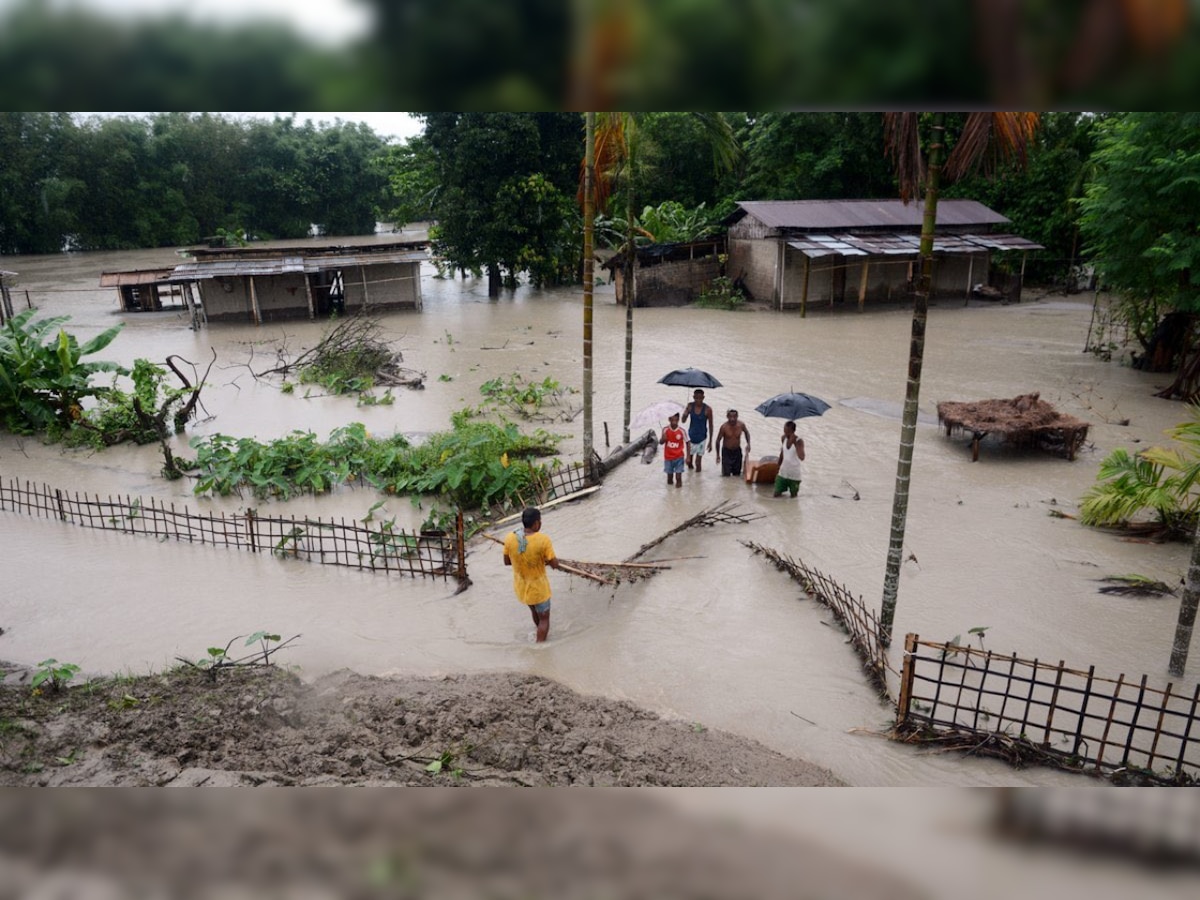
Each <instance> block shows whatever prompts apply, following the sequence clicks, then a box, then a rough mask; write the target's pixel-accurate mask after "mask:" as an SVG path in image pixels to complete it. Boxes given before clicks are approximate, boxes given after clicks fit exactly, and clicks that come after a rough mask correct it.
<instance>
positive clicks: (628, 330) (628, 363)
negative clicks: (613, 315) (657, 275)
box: [621, 140, 635, 444]
mask: <svg viewBox="0 0 1200 900" xmlns="http://www.w3.org/2000/svg"><path fill="white" fill-rule="evenodd" d="M625 170H626V176H625V182H626V184H625V196H626V201H625V219H626V227H625V274H624V277H623V278H622V279H621V281H622V284H621V292H622V294H624V297H625V431H624V439H623V443H626V444H628V443H629V419H630V411H631V409H632V407H633V269H634V262H635V257H634V253H635V250H634V243H633V237H634V232H633V142H632V140H630V141H629V147H628V149H627V151H626V153H625Z"/></svg>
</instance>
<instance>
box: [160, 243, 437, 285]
mask: <svg viewBox="0 0 1200 900" xmlns="http://www.w3.org/2000/svg"><path fill="white" fill-rule="evenodd" d="M427 259H429V253H428V251H427V250H425V249H407V250H391V251H386V252H381V251H373V252H368V253H341V254H336V255H321V256H283V257H276V258H274V259H270V258H259V259H214V260H205V261H200V260H196V261H193V262H186V263H182V264H181V265H178V266H176V267H175V269H174V270H173V275H172V277H173V278H176V279H181V280H188V281H192V280H200V279H204V278H231V277H232V278H237V277H242V276H248V275H290V274H296V273H313V272H324V271H328V270H330V269H344V268H351V267H353V266H364V267H365V266H379V265H387V264H389V263H391V264H394V263H414V262H415V263H419V262H424V261H425V260H427Z"/></svg>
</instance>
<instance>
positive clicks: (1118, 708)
mask: <svg viewBox="0 0 1200 900" xmlns="http://www.w3.org/2000/svg"><path fill="white" fill-rule="evenodd" d="M1146 682H1147V676H1145V675H1143V676H1142V677H1141V678H1140V679H1138V680H1126V678H1125V676H1124V675H1120V676H1119V677H1118V678H1117V679H1116V680H1113V679H1111V678H1102V677H1100V676H1098V675H1096V667H1095V666H1090V667H1089V668H1088V669H1087V670H1086V671H1084V670H1080V669H1073V668H1070V667H1068V666H1067V665H1066V663H1065V662H1063V661H1059V662H1058V663H1047V662H1044V661H1041V660H1038V659H1032V660H1028V659H1021V658H1020V657H1018V656H1017V655H1016V654H1015V653H1014V654H1011V655H1008V656H1005V655H1003V654H997V653H993V652H991V651H987V650H983V649H977V648H972V647H961V646H957V645H955V644H942V643H932V642H929V641H922V640H920V639H919V637H918V636H917V635H915V634H909V635H908V636H907V638H906V639H905V646H904V662H903V667H902V671H901V674H900V699H899V700H898V702H897V717H896V722H897V725H896V731H897V733H898V735H900V736H903V737H906V739H908V740H911V741H913V742H925V741H928V742H937V743H942V744H946V745H950V746H956V747H958V748H959V749H964V750H970V751H972V752H976V753H979V754H980V755H991V756H1000V757H1003V758H1007V759H1009V761H1010V762H1016V763H1019V764H1020V763H1026V762H1037V763H1041V764H1045V765H1055V766H1058V767H1060V768H1065V769H1072V770H1076V771H1082V772H1087V773H1089V774H1093V775H1096V776H1101V777H1108V778H1111V779H1112V780H1114V781H1117V782H1120V783H1125V784H1197V783H1200V726H1198V725H1197V722H1196V712H1197V709H1198V708H1200V684H1197V685H1196V687H1195V689H1194V690H1192V691H1191V692H1190V693H1189V692H1187V691H1184V692H1180V693H1176V692H1175V688H1174V685H1173V684H1167V686H1166V687H1165V688H1163V689H1158V688H1155V687H1151V686H1149V685H1147V683H1146Z"/></svg>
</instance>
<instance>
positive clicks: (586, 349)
mask: <svg viewBox="0 0 1200 900" xmlns="http://www.w3.org/2000/svg"><path fill="white" fill-rule="evenodd" d="M584 121H585V127H584V133H585V137H584V141H585V147H584V164H583V165H584V171H583V185H584V188H583V459H584V465H585V466H587V467H588V469H590V468H591V465H592V457H593V455H594V454H595V451H594V450H593V449H592V289H593V280H594V265H595V260H594V259H593V256H594V255H595V254H594V252H593V242H594V240H595V233H594V228H595V223H594V222H593V221H592V219H593V208H592V207H593V203H594V195H595V190H594V188H593V184H594V183H595V178H596V171H595V169H596V114H595V113H594V112H590V113H585V115H584Z"/></svg>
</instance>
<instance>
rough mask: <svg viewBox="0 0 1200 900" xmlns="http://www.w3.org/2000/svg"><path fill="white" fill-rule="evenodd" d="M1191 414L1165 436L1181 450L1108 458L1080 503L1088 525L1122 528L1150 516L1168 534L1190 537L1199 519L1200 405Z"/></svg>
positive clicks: (1152, 450)
mask: <svg viewBox="0 0 1200 900" xmlns="http://www.w3.org/2000/svg"><path fill="white" fill-rule="evenodd" d="M1188 414H1189V416H1190V417H1191V418H1190V419H1189V421H1187V422H1183V423H1181V424H1179V425H1176V426H1175V427H1174V428H1170V429H1168V430H1167V432H1166V433H1167V435H1168V436H1170V437H1172V438H1174V439H1175V440H1176V441H1178V446H1176V447H1150V448H1149V449H1146V450H1143V451H1141V452H1140V453H1130V452H1129V451H1128V450H1126V449H1125V448H1123V447H1118V448H1117V449H1116V450H1114V451H1113V452H1112V453H1110V454H1109V455H1108V456H1107V457H1105V459H1104V460H1103V461H1102V462H1101V463H1100V470H1099V472H1098V473H1097V474H1096V482H1097V483H1096V484H1094V485H1092V487H1090V488H1089V489H1088V490H1087V492H1086V493H1085V494H1084V495H1083V499H1082V502H1081V503H1080V507H1079V519H1080V521H1081V522H1082V523H1083V524H1084V525H1093V526H1100V527H1120V526H1125V525H1128V524H1129V523H1130V522H1133V521H1134V520H1135V519H1136V518H1137V517H1138V516H1139V515H1144V514H1147V513H1149V514H1151V515H1153V516H1154V519H1155V521H1157V523H1158V525H1159V526H1160V527H1161V528H1162V530H1163V531H1164V532H1165V533H1166V534H1168V535H1169V536H1172V537H1177V538H1180V539H1190V538H1191V534H1192V531H1193V529H1194V527H1195V524H1196V520H1197V517H1198V516H1200V491H1198V490H1197V482H1198V481H1200V405H1190V406H1189V407H1188Z"/></svg>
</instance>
